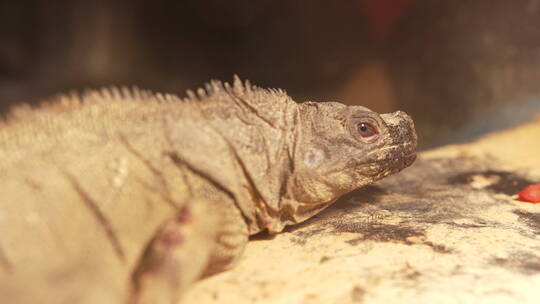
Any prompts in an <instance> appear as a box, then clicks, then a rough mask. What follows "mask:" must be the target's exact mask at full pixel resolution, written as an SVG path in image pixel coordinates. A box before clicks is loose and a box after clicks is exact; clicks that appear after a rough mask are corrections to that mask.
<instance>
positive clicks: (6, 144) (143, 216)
mask: <svg viewBox="0 0 540 304" xmlns="http://www.w3.org/2000/svg"><path fill="white" fill-rule="evenodd" d="M188 95H189V97H188V98H187V99H185V100H182V99H180V98H177V97H176V96H172V95H160V94H157V95H156V94H152V93H149V92H145V91H140V90H137V89H134V90H117V89H108V90H102V91H91V92H88V93H86V94H84V95H83V96H80V97H79V96H61V97H58V98H57V99H55V100H54V101H53V102H51V103H47V104H45V105H43V106H42V107H40V108H38V109H28V108H24V107H20V108H18V109H15V110H14V111H13V113H12V115H11V117H10V118H9V119H7V120H6V121H4V122H3V123H1V124H0V189H2V198H1V200H0V235H1V238H0V270H1V271H0V293H1V294H2V295H3V297H5V298H10V299H11V301H10V302H11V303H37V302H39V303H174V302H175V301H177V300H178V299H179V297H180V295H181V294H182V293H183V292H184V290H185V288H187V287H188V286H189V285H190V284H192V283H193V282H194V281H196V280H197V279H198V278H200V277H201V276H204V275H209V274H212V273H216V272H219V271H223V270H224V269H226V268H227V267H230V266H231V265H233V264H234V261H235V260H236V259H237V258H238V256H239V255H240V253H241V252H242V251H243V248H244V246H245V244H246V242H247V241H248V237H249V235H251V234H255V233H258V232H260V231H263V230H267V231H269V232H270V233H277V232H280V231H281V230H283V228H284V227H285V226H287V225H291V224H295V223H298V222H301V221H303V220H305V219H307V218H309V217H311V216H312V215H314V214H316V213H317V212H319V211H321V210H323V209H324V208H326V207H327V206H328V205H330V204H331V203H332V202H334V201H335V200H336V199H337V198H339V197H340V196H341V195H342V194H344V193H347V192H350V191H352V190H355V189H358V188H360V187H362V186H365V185H367V184H370V183H372V182H374V181H376V180H378V179H380V178H382V177H384V176H386V175H389V174H392V173H396V172H398V171H400V170H401V169H403V168H405V167H407V166H408V165H410V164H411V163H412V162H413V161H414V158H415V150H416V134H415V131H414V127H413V123H412V120H411V119H410V118H409V117H408V116H407V115H406V114H404V113H403V112H395V113H393V114H384V115H378V114H376V113H374V112H372V111H370V110H368V109H366V108H363V107H359V106H345V105H342V104H340V103H336V102H326V103H314V102H304V103H300V104H297V103H295V102H294V101H293V100H292V99H291V98H290V97H289V96H287V95H286V94H285V93H284V92H282V91H281V90H263V89H259V88H257V87H253V86H251V85H250V84H249V83H245V84H243V83H241V82H240V80H239V79H238V78H235V82H234V84H233V85H232V86H230V85H228V84H226V83H225V84H222V83H220V82H212V83H210V84H209V85H208V86H207V87H206V90H202V89H200V90H199V91H198V92H197V94H195V93H191V92H188ZM361 124H364V126H365V125H366V124H367V126H368V127H369V128H368V130H367V131H366V130H364V129H362V128H360V126H361ZM362 130H364V131H362ZM366 132H367V133H366ZM371 135H373V136H371Z"/></svg>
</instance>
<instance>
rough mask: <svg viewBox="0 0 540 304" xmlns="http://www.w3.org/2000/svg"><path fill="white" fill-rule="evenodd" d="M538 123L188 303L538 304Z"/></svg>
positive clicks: (437, 159) (375, 201) (421, 177)
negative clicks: (531, 196) (524, 196)
mask: <svg viewBox="0 0 540 304" xmlns="http://www.w3.org/2000/svg"><path fill="white" fill-rule="evenodd" d="M538 138H540V119H537V120H536V121H533V122H531V123H529V124H527V125H523V126H521V127H518V128H514V129H511V130H507V131H504V132H499V133H496V134H492V135H490V136H486V137H484V138H481V139H479V140H477V141H475V142H472V143H469V144H465V145H459V146H446V147H442V148H439V149H436V150H431V151H427V152H424V153H423V154H421V155H420V157H419V159H418V160H417V162H416V163H415V164H413V166H411V167H410V168H408V169H406V170H405V171H403V172H402V174H399V175H395V176H392V177H390V178H387V179H385V180H383V181H381V182H378V183H376V184H375V185H373V186H369V187H368V188H364V189H362V190H360V191H358V192H355V193H351V194H350V195H348V196H347V197H345V198H343V199H342V200H341V201H340V202H338V203H337V204H336V205H334V206H333V207H331V208H329V209H327V210H326V211H324V212H322V213H321V214H319V215H317V216H315V217H314V218H312V219H310V220H308V221H307V222H305V223H303V224H300V225H297V226H293V227H292V228H291V229H289V230H288V231H287V232H286V233H283V234H280V235H277V236H275V237H274V238H273V239H270V238H267V237H265V236H260V237H259V238H258V239H257V240H256V241H254V242H250V243H249V245H248V246H247V249H246V252H245V255H244V256H243V257H242V259H241V261H240V262H239V264H238V266H237V267H236V268H234V269H232V270H231V271H228V272H224V273H221V274H219V275H216V276H214V277H211V278H208V279H206V280H203V281H201V282H199V283H198V284H197V285H196V286H195V287H194V288H193V289H192V290H191V291H190V292H189V293H188V294H187V296H186V297H185V301H186V302H187V303H255V302H256V303H475V304H476V303H539V301H540V290H539V287H540V236H539V234H540V205H539V204H530V203H525V202H520V201H517V200H516V199H515V198H516V196H515V194H516V193H517V192H518V191H519V190H520V189H521V188H523V187H524V186H526V185H529V184H532V183H538V182H540V142H538Z"/></svg>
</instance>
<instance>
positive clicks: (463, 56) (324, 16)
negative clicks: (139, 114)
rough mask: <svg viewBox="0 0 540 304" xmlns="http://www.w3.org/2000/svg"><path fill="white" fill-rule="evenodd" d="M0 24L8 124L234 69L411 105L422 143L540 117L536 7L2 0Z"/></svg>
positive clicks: (275, 81)
mask: <svg viewBox="0 0 540 304" xmlns="http://www.w3.org/2000/svg"><path fill="white" fill-rule="evenodd" d="M0 20H1V21H0V22H1V26H0V111H1V112H2V113H3V114H4V115H5V114H6V112H7V111H8V109H9V107H11V106H13V105H15V104H17V103H20V102H27V103H33V104H35V103H37V102H39V101H40V100H43V99H44V98H47V97H49V96H51V95H54V94H55V93H57V92H60V91H67V90H72V89H77V90H81V89H84V88H93V87H99V86H103V85H107V86H108V85H137V86H139V87H143V88H148V89H152V90H155V91H163V92H169V93H177V94H181V95H183V92H184V91H185V90H186V89H189V88H194V87H198V86H200V85H202V84H203V83H204V82H206V81H208V80H210V79H221V80H226V81H229V80H231V79H232V75H233V74H238V75H239V76H241V77H242V78H247V79H250V80H251V81H252V82H253V83H255V84H257V85H259V86H263V87H279V88H283V89H285V90H286V91H287V92H288V93H289V94H290V95H291V96H293V98H294V99H295V100H296V101H304V100H320V101H327V100H337V101H341V102H344V103H347V104H360V105H365V106H367V107H370V108H371V109H373V110H375V111H378V112H388V111H393V110H396V109H401V110H404V111H406V112H408V113H410V114H411V115H412V116H413V118H414V120H415V122H416V125H417V130H418V133H419V136H420V145H421V147H422V148H427V147H432V146H435V145H440V144H446V143H452V142H459V141H463V140H470V139H472V138H474V137H476V136H478V135H480V134H483V133H486V132H489V131H493V130H497V129H501V128H505V127H509V126H512V125H516V124H519V123H523V122H526V121H527V120H530V119H532V118H533V117H534V115H537V114H535V113H540V85H539V84H538V80H539V79H540V0H523V1H519V2H516V1H511V0H476V1H465V0H460V1H443V0H355V1H309V0H303V1H301V0H292V1H270V0H259V1H241V0H230V1H218V0H185V1H180V0H177V1H167V0H158V1H140V0H139V1H121V0H119V1H105V0H101V1H100V0H98V1H82V0H71V1H65V0H64V1H60V0H59V1H43V0H36V1H5V0H0ZM539 138H540V134H539Z"/></svg>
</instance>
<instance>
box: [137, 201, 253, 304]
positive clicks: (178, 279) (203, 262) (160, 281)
mask: <svg viewBox="0 0 540 304" xmlns="http://www.w3.org/2000/svg"><path fill="white" fill-rule="evenodd" d="M221 209H222V208H215V204H208V203H202V202H197V203H195V204H190V205H188V206H185V207H183V209H181V210H180V211H179V212H178V214H177V215H176V216H175V217H174V218H172V219H170V220H168V221H166V222H165V223H164V224H163V225H162V226H161V227H160V228H159V229H158V231H157V233H156V234H155V235H154V237H153V238H152V240H151V241H150V242H149V244H148V245H147V247H146V250H145V252H144V253H143V255H142V256H141V260H140V261H139V263H138V265H137V267H136V269H135V271H134V272H133V274H132V292H131V295H130V300H129V303H130V304H131V303H133V304H147V303H148V304H149V303H177V302H178V300H179V298H180V297H181V295H182V294H183V293H184V292H185V291H186V289H187V288H188V287H189V286H190V285H191V284H192V283H193V282H195V281H196V280H198V279H200V278H201V277H202V276H203V275H209V274H213V273H217V272H219V271H222V270H224V269H226V268H227V266H228V265H231V264H232V263H233V262H234V261H235V260H236V259H237V257H238V256H239V254H240V253H241V252H242V251H243V248H244V246H245V244H246V242H247V240H248V234H247V226H246V225H245V224H244V221H243V219H242V218H240V219H238V218H237V217H236V216H235V215H238V216H240V215H239V212H238V214H236V212H235V210H236V208H232V210H231V209H229V208H223V210H221ZM238 220H240V222H238ZM233 223H234V224H233Z"/></svg>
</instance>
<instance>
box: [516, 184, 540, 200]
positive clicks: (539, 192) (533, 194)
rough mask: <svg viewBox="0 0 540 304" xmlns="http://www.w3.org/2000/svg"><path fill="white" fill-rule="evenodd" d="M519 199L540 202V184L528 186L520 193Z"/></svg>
mask: <svg viewBox="0 0 540 304" xmlns="http://www.w3.org/2000/svg"><path fill="white" fill-rule="evenodd" d="M518 196H519V200H520V201H524V202H529V203H540V184H534V185H530V186H527V187H525V188H523V189H521V191H519V193H518Z"/></svg>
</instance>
